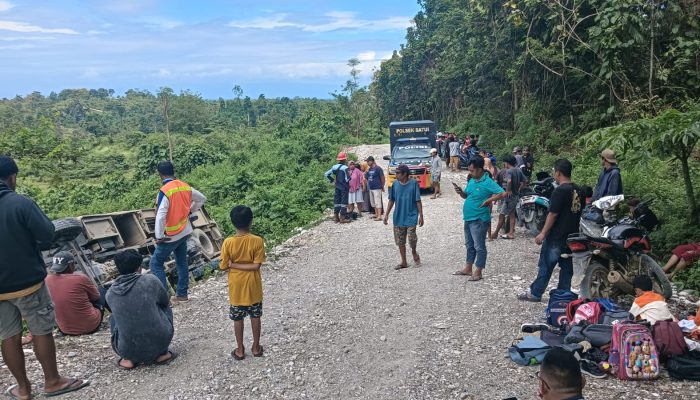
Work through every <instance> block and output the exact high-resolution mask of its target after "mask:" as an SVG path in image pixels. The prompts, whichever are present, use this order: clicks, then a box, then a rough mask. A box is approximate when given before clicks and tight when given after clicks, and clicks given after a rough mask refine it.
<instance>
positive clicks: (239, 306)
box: [219, 206, 265, 360]
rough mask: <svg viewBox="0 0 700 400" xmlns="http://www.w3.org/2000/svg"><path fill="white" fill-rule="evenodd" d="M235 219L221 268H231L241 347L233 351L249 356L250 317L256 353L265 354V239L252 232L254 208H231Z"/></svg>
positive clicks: (233, 313) (233, 316)
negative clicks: (245, 343)
mask: <svg viewBox="0 0 700 400" xmlns="http://www.w3.org/2000/svg"><path fill="white" fill-rule="evenodd" d="M231 222H232V223H233V226H234V227H236V234H235V235H233V236H231V237H229V238H227V239H226V240H224V245H223V247H222V249H221V263H220V264H219V268H220V269H222V270H227V271H228V297H229V302H230V304H231V307H230V308H229V318H231V319H232V320H233V327H234V331H235V334H236V343H237V345H238V347H237V348H236V349H235V350H233V351H232V352H231V356H233V358H234V359H236V360H243V359H244V358H245V347H244V346H243V319H244V318H245V317H246V315H247V316H249V317H250V326H251V330H252V331H253V347H252V349H251V350H252V352H253V357H262V355H263V347H262V346H261V345H260V317H262V299H263V294H262V279H261V277H260V266H261V265H262V263H264V262H265V242H264V241H263V239H262V238H261V237H260V236H256V235H253V234H252V233H250V227H251V225H252V224H253V211H252V210H251V209H250V208H249V207H246V206H236V207H234V208H233V209H232V210H231Z"/></svg>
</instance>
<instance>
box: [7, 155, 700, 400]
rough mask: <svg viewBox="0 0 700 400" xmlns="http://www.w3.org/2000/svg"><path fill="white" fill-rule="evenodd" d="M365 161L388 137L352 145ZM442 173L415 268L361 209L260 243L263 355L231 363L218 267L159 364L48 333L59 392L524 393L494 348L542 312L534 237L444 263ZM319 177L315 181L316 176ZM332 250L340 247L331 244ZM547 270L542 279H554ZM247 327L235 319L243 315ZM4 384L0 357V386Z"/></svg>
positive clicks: (447, 239) (455, 202)
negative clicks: (531, 289)
mask: <svg viewBox="0 0 700 400" xmlns="http://www.w3.org/2000/svg"><path fill="white" fill-rule="evenodd" d="M356 153H358V154H359V156H361V157H365V156H367V155H370V154H371V155H374V156H375V157H376V158H377V159H378V160H381V156H383V155H384V154H387V153H388V145H377V146H362V147H359V148H357V149H356ZM465 178H466V176H465V173H463V172H460V173H454V174H453V173H450V172H447V173H445V174H444V176H443V181H444V186H445V192H444V195H443V197H441V198H439V199H436V200H431V199H429V195H424V196H423V204H424V210H425V226H423V227H422V228H419V229H418V237H419V243H418V249H419V252H420V254H421V257H422V261H423V265H422V266H421V267H411V268H408V269H404V270H401V271H395V270H394V269H393V267H394V266H395V265H396V264H397V262H398V252H397V249H396V247H395V245H394V243H393V237H392V231H391V225H389V226H384V225H383V224H382V223H381V222H375V221H372V220H371V219H370V218H367V217H363V218H360V219H358V220H357V221H356V222H353V223H351V224H345V225H338V224H334V223H333V222H332V221H331V220H330V219H329V220H327V221H324V222H322V223H321V224H320V225H318V226H316V227H314V228H312V229H310V230H308V231H304V232H302V233H300V234H299V235H297V236H296V237H294V238H292V239H291V240H289V241H288V242H287V243H285V244H283V245H281V246H279V247H277V248H275V249H273V250H272V251H271V253H272V254H271V257H270V261H269V262H268V263H266V264H265V266H264V267H263V281H264V292H265V300H264V316H263V319H262V321H263V322H262V323H263V336H262V344H263V345H264V347H265V356H264V357H263V358H253V357H252V356H251V354H250V334H249V329H248V325H246V340H247V341H248V343H247V344H246V351H247V357H246V359H245V360H244V361H234V360H233V359H232V358H231V356H230V355H229V353H230V352H231V350H232V349H233V346H234V338H233V324H232V322H231V321H230V320H229V319H228V317H227V311H228V305H227V300H228V299H227V294H226V293H227V291H226V277H225V276H224V275H218V276H216V277H214V278H211V279H209V280H207V281H206V282H203V283H199V284H197V285H194V287H193V288H192V289H191V298H192V301H190V302H189V303H186V304H181V305H178V306H177V307H176V308H175V309H174V314H175V329H176V332H175V338H174V340H173V346H172V347H173V349H174V350H176V351H178V352H179V353H180V357H179V358H178V359H177V360H176V361H174V362H173V363H172V364H171V365H170V366H165V367H139V368H137V369H135V370H133V371H122V370H120V369H118V368H116V366H115V361H116V355H115V354H114V353H113V351H112V349H111V347H110V342H109V333H108V330H106V329H103V330H102V331H100V332H99V333H97V334H94V335H91V336H83V337H60V338H57V339H56V342H57V347H58V360H59V363H60V370H61V371H62V372H63V374H65V375H68V376H77V377H85V378H88V379H90V380H91V381H92V384H91V386H90V387H88V388H86V389H83V390H81V391H80V392H78V393H74V394H69V395H67V396H64V398H69V399H114V398H129V399H166V400H180V399H238V398H255V399H258V398H260V399H303V398H309V399H503V398H507V397H510V396H516V397H517V398H518V399H535V398H537V396H536V390H537V389H536V388H537V379H536V378H535V375H534V374H535V372H536V371H537V369H538V367H519V366H517V365H516V364H514V363H513V362H511V361H510V360H509V359H508V358H507V356H506V348H507V347H508V346H509V345H510V344H511V342H512V341H513V339H515V338H517V337H519V336H520V333H519V327H520V324H521V323H523V322H536V321H538V320H540V318H542V317H543V310H544V308H545V305H544V304H532V303H522V302H519V301H517V300H516V299H515V296H516V294H517V293H519V292H520V291H522V290H523V289H525V288H526V287H528V285H529V284H530V282H531V280H532V279H533V278H534V276H535V272H536V264H537V258H538V254H539V253H538V252H539V249H538V246H536V245H535V244H534V240H533V239H532V238H531V237H529V236H527V235H525V233H524V232H522V231H520V230H518V232H517V238H516V240H497V241H494V242H491V243H488V251H489V255H488V262H487V269H486V272H485V273H484V276H485V278H484V280H483V281H481V282H467V281H466V279H465V278H464V277H459V276H452V275H451V273H452V272H453V271H455V270H456V269H458V268H460V267H461V266H462V265H463V262H464V257H465V251H464V245H463V241H464V239H463V233H462V220H461V204H462V201H461V199H460V198H459V197H458V196H457V195H456V194H455V193H454V192H453V191H452V190H451V189H450V185H449V181H455V182H457V183H459V184H460V185H463V184H464V183H465V181H466V179H465ZM319 179H323V178H322V177H319ZM340 249H344V250H343V251H340ZM556 279H557V276H556V275H555V276H554V277H553V278H552V282H554V283H556ZM246 324H247V323H246ZM26 352H27V360H28V365H27V368H28V370H29V371H30V376H31V380H32V382H33V383H34V391H35V393H41V392H42V391H43V381H42V378H41V377H42V375H41V369H40V367H39V364H38V363H37V361H36V358H35V357H34V355H33V353H32V351H31V350H30V348H27V350H26ZM11 383H13V381H12V378H11V376H10V374H9V371H8V370H7V367H6V366H5V365H4V364H0V384H1V385H2V386H1V387H2V388H3V389H4V388H5V387H7V386H8V385H10V384H11ZM584 393H585V394H586V398H588V399H612V398H620V399H654V398H658V399H671V398H673V399H691V398H697V386H696V385H695V384H692V383H689V382H674V381H671V380H670V379H669V378H668V377H665V378H664V379H662V380H660V381H658V382H652V383H644V382H622V381H619V380H616V379H611V378H608V379H604V380H600V379H588V384H587V387H586V389H585V391H584Z"/></svg>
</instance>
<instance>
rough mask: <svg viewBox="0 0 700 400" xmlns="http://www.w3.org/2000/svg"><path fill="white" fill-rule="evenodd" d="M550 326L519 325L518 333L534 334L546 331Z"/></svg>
mask: <svg viewBox="0 0 700 400" xmlns="http://www.w3.org/2000/svg"><path fill="white" fill-rule="evenodd" d="M548 330H550V326H549V325H547V324H522V325H520V332H523V333H535V332H539V331H548Z"/></svg>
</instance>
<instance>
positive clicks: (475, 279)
mask: <svg viewBox="0 0 700 400" xmlns="http://www.w3.org/2000/svg"><path fill="white" fill-rule="evenodd" d="M482 279H484V277H483V276H481V275H472V276H470V277H469V279H467V282H478V281H480V280H482Z"/></svg>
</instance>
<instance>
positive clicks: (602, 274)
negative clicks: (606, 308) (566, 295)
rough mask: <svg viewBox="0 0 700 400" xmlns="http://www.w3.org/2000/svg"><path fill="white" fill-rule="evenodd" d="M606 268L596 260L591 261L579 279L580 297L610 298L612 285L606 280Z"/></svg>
mask: <svg viewBox="0 0 700 400" xmlns="http://www.w3.org/2000/svg"><path fill="white" fill-rule="evenodd" d="M608 272H609V271H608V268H607V267H604V266H603V265H602V264H601V263H599V262H597V261H592V262H591V263H590V265H588V268H586V273H585V275H584V276H583V280H582V281H581V293H580V296H579V297H581V298H587V299H593V298H596V297H601V298H602V297H607V298H611V297H612V294H613V286H612V284H611V283H610V282H609V281H608Z"/></svg>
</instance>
